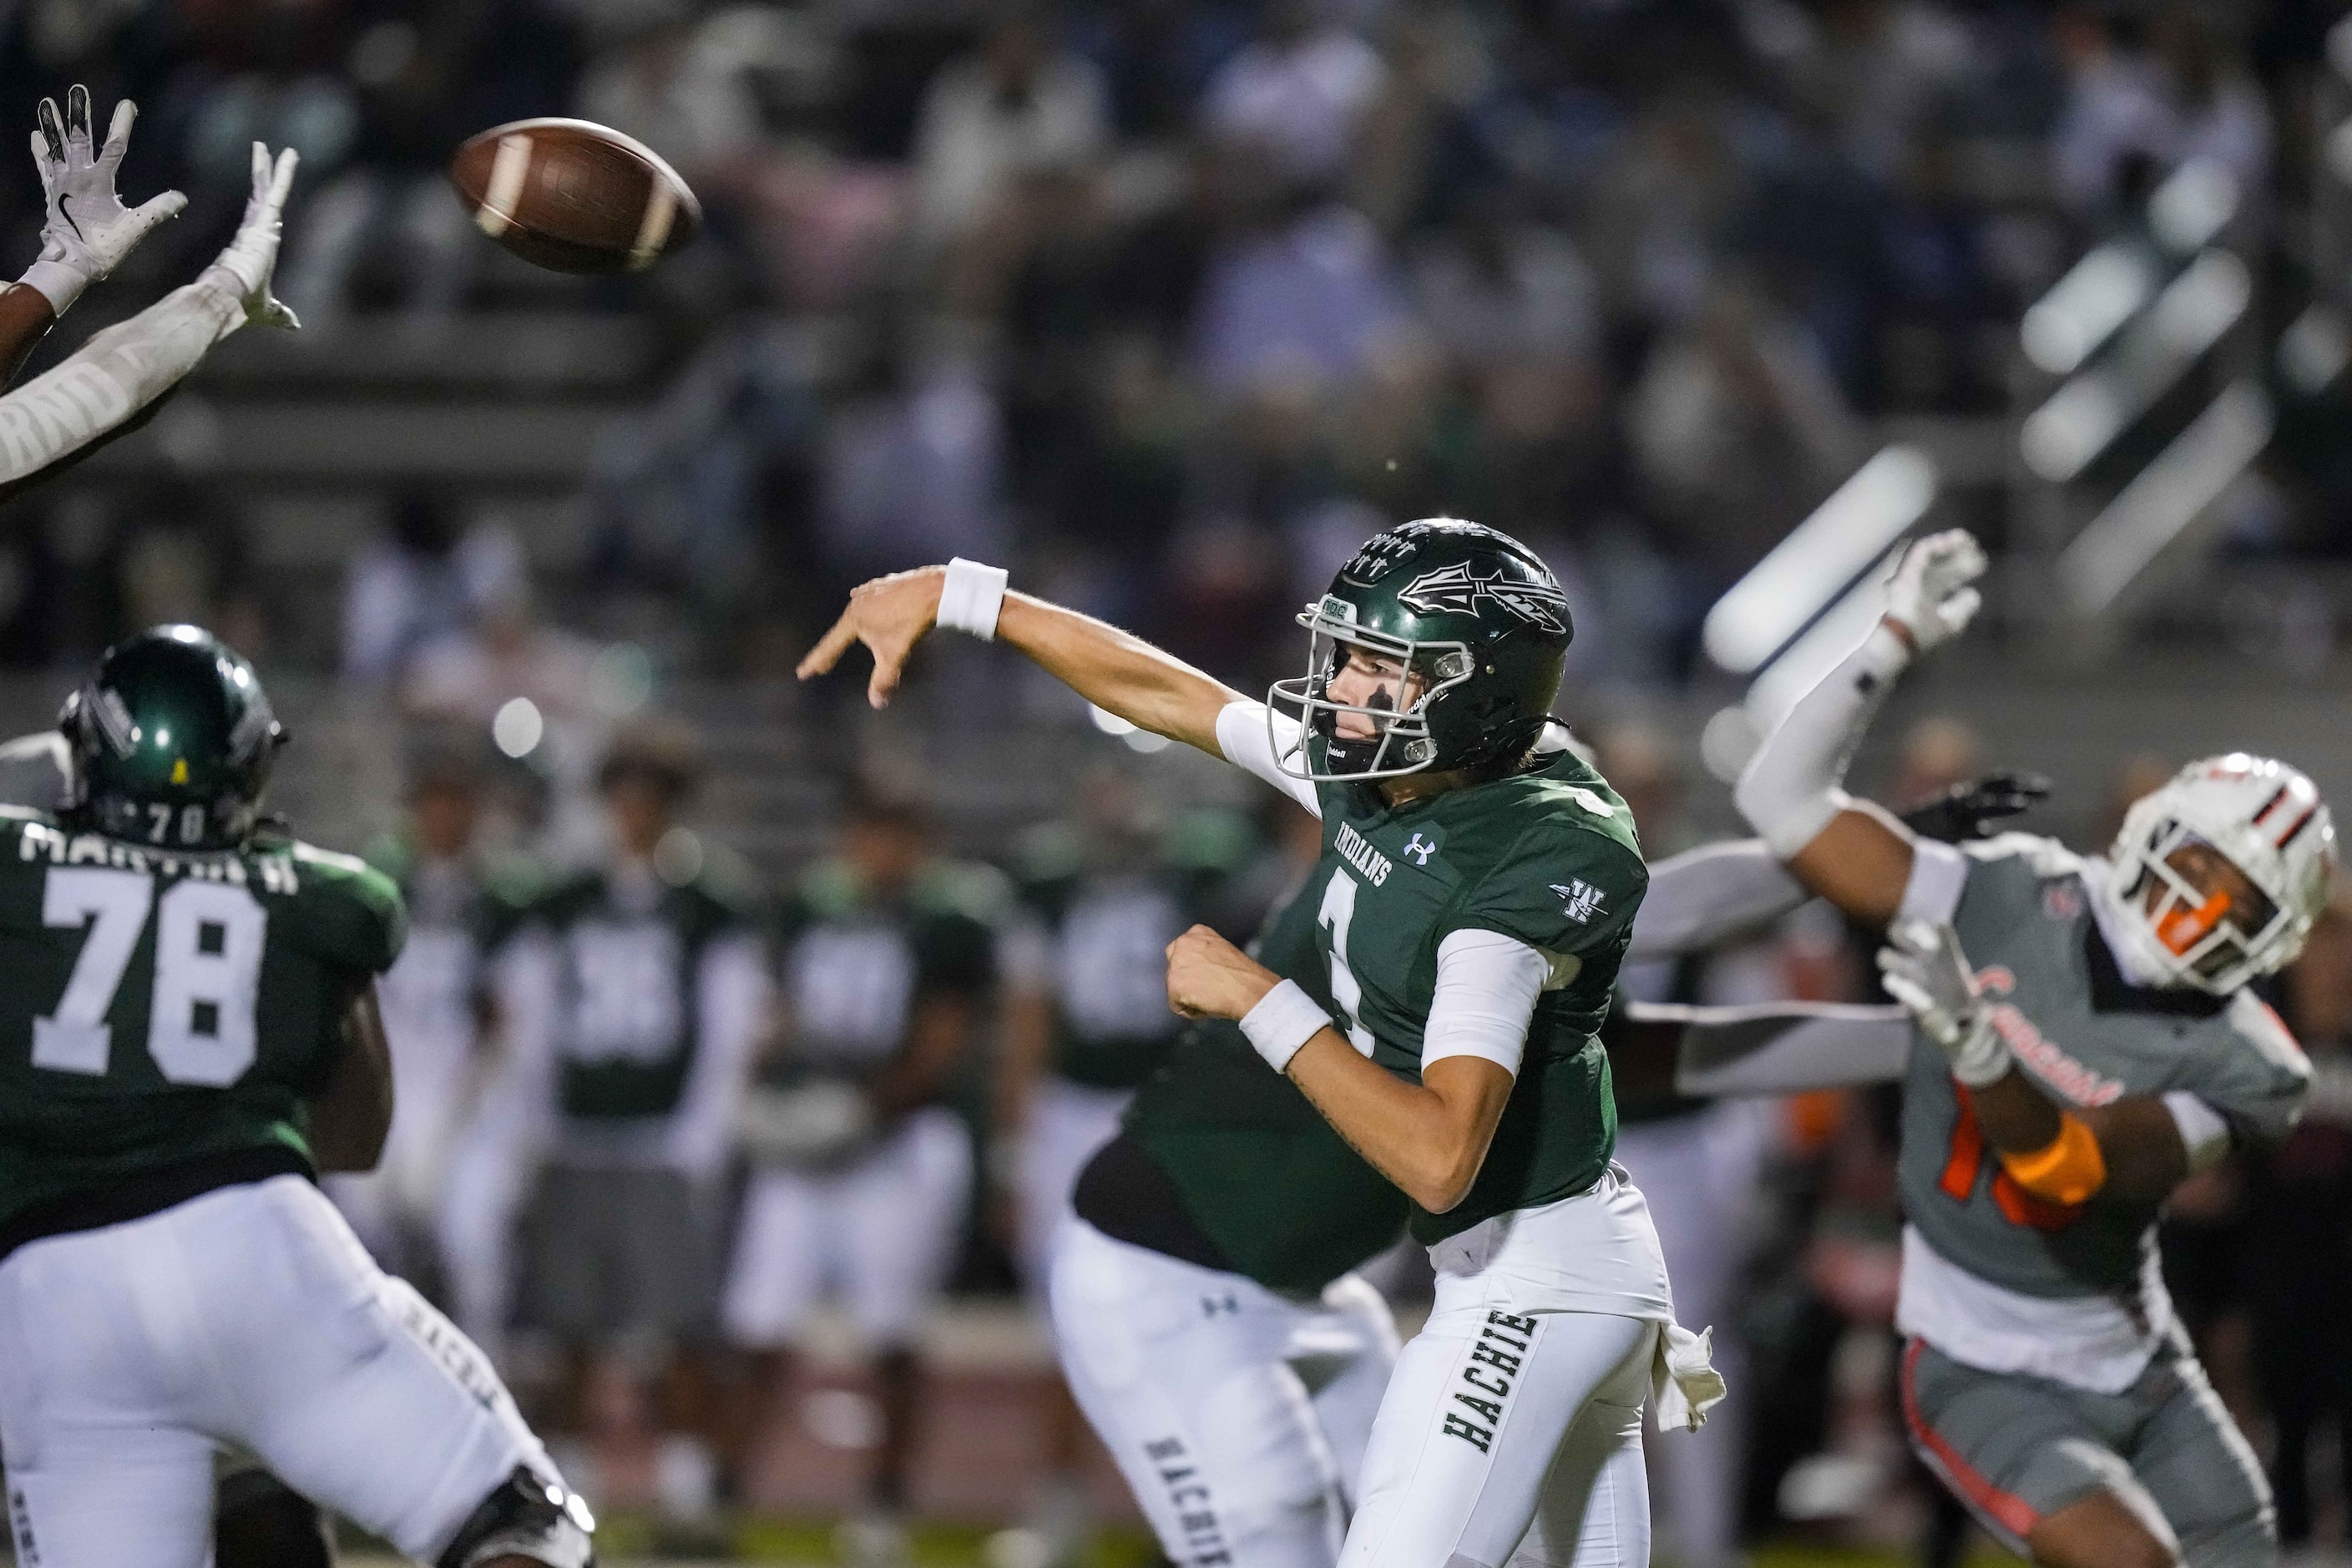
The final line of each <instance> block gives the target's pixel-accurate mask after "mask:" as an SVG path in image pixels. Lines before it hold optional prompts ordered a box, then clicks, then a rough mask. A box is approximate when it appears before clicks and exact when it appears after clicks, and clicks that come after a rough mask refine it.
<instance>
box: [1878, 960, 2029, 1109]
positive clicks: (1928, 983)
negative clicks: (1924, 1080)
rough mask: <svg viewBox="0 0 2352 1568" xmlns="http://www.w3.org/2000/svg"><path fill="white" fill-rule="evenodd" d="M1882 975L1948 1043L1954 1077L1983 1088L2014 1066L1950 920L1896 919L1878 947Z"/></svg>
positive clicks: (1930, 1032)
mask: <svg viewBox="0 0 2352 1568" xmlns="http://www.w3.org/2000/svg"><path fill="white" fill-rule="evenodd" d="M1878 976H1879V980H1880V982H1881V983H1882V984H1885V987H1886V994H1888V995H1890V996H1892V997H1894V998H1895V1000H1896V1001H1897V1002H1900V1003H1902V1004H1903V1005H1904V1007H1905V1008H1906V1010H1908V1011H1909V1013H1910V1015H1911V1016H1912V1017H1914V1018H1915V1019H1916V1020H1918V1024H1919V1028H1920V1031H1921V1032H1922V1033H1923V1034H1925V1035H1926V1036H1927V1037H1928V1038H1929V1039H1931V1040H1933V1041H1935V1042H1936V1044H1937V1045H1938V1046H1941V1047H1943V1048H1944V1054H1945V1055H1946V1056H1947V1057H1948V1058H1951V1063H1952V1076H1953V1077H1954V1078H1956V1079H1958V1080H1959V1081H1960V1082H1962V1083H1964V1084H1966V1085H1968V1086H1969V1088H1970V1089H1982V1088H1984V1087H1985V1086H1986V1085H1987V1084H1990V1083H1992V1082H1994V1081H1996V1080H1998V1079H2000V1076H2001V1075H2002V1074H2003V1073H2006V1072H2007V1071H2009V1068H2010V1055H2009V1045H2008V1043H2007V1042H2006V1041H2004V1040H2003V1039H2002V1038H2001V1037H2000V1034H1999V1033H1997V1032H1996V1031H1995V1030H1994V1028H1993V1026H1992V1009H1991V1008H1990V1007H1988V1006H1986V1005H1985V1001H1984V997H1983V995H1982V994H1981V993H1979V991H1978V989H1977V982H1976V976H1975V975H1974V974H1973V973H1970V972H1969V958H1968V954H1966V953H1964V952H1961V951H1960V939H1959V937H1958V934H1957V933H1955V932H1954V931H1953V930H1952V928H1951V927H1950V926H1948V925H1930V924H1929V923H1928V922H1927V921H1895V924H1894V925H1892V926H1890V927H1888V928H1887V931H1886V945H1885V947H1882V948H1880V949H1879V950H1878Z"/></svg>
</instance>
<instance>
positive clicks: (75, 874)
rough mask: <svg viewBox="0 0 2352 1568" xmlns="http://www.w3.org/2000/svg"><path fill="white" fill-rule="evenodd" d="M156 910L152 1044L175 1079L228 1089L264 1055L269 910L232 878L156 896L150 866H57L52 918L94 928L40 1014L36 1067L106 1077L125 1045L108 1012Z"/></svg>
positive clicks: (47, 916)
mask: <svg viewBox="0 0 2352 1568" xmlns="http://www.w3.org/2000/svg"><path fill="white" fill-rule="evenodd" d="M151 908H152V910H153V911H154V914H155V985H154V991H153V993H152V995H151V997H150V998H149V1001H148V1007H147V1054H148V1055H149V1056H151V1057H152V1058H155V1066H156V1068H158V1069H159V1070H160V1071H161V1072H162V1073H163V1079H164V1081H166V1082H168V1083H178V1084H194V1085H202V1086H205V1087H207V1088H215V1089H217V1088H221V1087H224V1086H226V1085H228V1084H232V1083H235V1082H236V1080H237V1079H239V1078H241V1077H243V1076H244V1074H245V1069H246V1068H249V1067H251V1066H252V1065H253V1058H254V1052H255V1050H256V1047H257V1040H256V1029H255V1025H254V1012H255V1006H256V1002H257V994H258V993H259V990H260V986H261V951H262V946H263V943H264V941H265V939H266V938H267V936H268V926H269V911H268V910H265V909H263V908H262V907H261V905H260V903H259V901H258V900H256V899H255V898H254V896H253V895H252V894H251V893H248V892H247V891H246V890H245V889H243V888H240V887H238V886H236V885H235V884H234V883H229V882H194V881H189V882H175V883H173V885H172V886H171V887H169V888H167V889H164V891H163V897H162V898H160V899H158V898H157V897H156V896H155V879H154V878H153V877H152V876H150V875H148V874H147V873H146V872H144V871H112V870H101V869H100V868H96V867H89V866H71V867H67V866H60V867H56V868H52V869H51V870H50V872H49V876H48V884H47V887H46V888H45V889H43V890H42V894H41V921H42V923H43V924H45V925H48V926H52V927H55V928H57V929H59V930H72V929H75V928H78V927H82V926H87V927H88V928H89V936H88V937H87V938H85V939H84V940H83V942H82V944H81V952H80V954H79V956H78V957H77V958H76V959H75V960H74V966H73V973H71V974H70V975H68V977H67V979H66V989H65V994H64V995H62V996H60V997H58V1005H57V1010H56V1011H55V1012H53V1013H51V1014H50V1015H49V1016H47V1017H46V1018H36V1019H34V1020H33V1065H34V1066H35V1067H38V1068H51V1069H53V1070H55V1071H58V1072H71V1073H85V1074H88V1075H90V1076H92V1077H97V1076H101V1075H103V1074H104V1073H105V1071H106V1069H107V1064H108V1062H109V1060H110V1058H111V1057H112V1054H113V1048H114V1026H112V1025H111V1024H109V1023H108V1022H107V1021H106V1018H107V1015H108V1014H109V1013H110V1012H112V1011H113V1009H114V994H115V992H116V991H117V990H118V989H120V988H121V984H122V974H123V971H125V970H127V969H128V968H130V967H131V954H132V953H133V952H137V951H138V947H139V934H140V932H141V931H144V930H145V929H146V925H147V915H148V911H149V910H150V909H151Z"/></svg>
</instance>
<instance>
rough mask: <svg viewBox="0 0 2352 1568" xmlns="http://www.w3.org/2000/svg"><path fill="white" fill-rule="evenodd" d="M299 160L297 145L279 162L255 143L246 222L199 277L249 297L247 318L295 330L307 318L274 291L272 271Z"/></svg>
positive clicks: (201, 279) (285, 153)
mask: <svg viewBox="0 0 2352 1568" xmlns="http://www.w3.org/2000/svg"><path fill="white" fill-rule="evenodd" d="M298 161H299V160H298V159H297V158H296V156H295V153H294V149H293V148H291V147H289V148H287V149H286V150H285V151H284V152H282V153H278V157H277V160H276V161H275V162H274V163H273V162H272V161H271V159H270V156H269V149H268V148H267V147H265V146H263V145H262V144H261V143H260V142H255V143H254V144H253V195H251V196H249V197H247V200H246V204H245V221H244V222H242V223H240V224H238V225H237V226H236V238H234V239H232V240H230V241H229V242H228V248H227V249H226V250H224V251H222V252H221V253H220V255H219V256H218V257H217V258H215V259H214V261H213V264H212V265H211V266H210V267H207V268H205V270H204V275H203V277H202V278H200V279H197V280H198V281H199V282H210V283H212V284H214V285H215V286H216V287H219V288H222V289H226V290H228V291H229V292H230V293H232V294H234V295H235V296H236V298H237V299H239V300H243V301H244V303H245V319H246V320H247V321H258V322H260V323H261V324H262V325H263V326H265V327H283V328H285V329H286V330H287V331H294V330H295V329H297V328H299V327H300V326H301V324H302V323H301V322H300V321H298V320H297V319H296V318H295V315H294V312H293V311H292V310H288V309H287V308H286V306H285V305H284V304H283V303H281V302H280V301H279V300H278V297H277V296H276V295H274V294H272V293H271V292H270V291H269V275H270V273H271V272H272V271H273V270H275V269H276V268H277V266H278V236H279V234H280V232H281V230H282V227H283V226H282V224H281V223H280V222H279V219H280V216H282V215H283V214H284V212H285V211H286V193H287V192H288V191H289V190H290V189H292V188H293V184H294V165H295V163H297V162H298Z"/></svg>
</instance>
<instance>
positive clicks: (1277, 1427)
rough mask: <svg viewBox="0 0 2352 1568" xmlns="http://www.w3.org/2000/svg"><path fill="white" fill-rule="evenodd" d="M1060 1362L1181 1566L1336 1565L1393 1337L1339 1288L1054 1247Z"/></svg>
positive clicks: (1356, 1296)
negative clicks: (1293, 1289)
mask: <svg viewBox="0 0 2352 1568" xmlns="http://www.w3.org/2000/svg"><path fill="white" fill-rule="evenodd" d="M1049 1295H1050V1299H1051V1303H1052V1308H1053V1317H1054V1338H1055V1350H1056V1352H1058V1353H1059V1355H1060V1357H1061V1363H1062V1373H1063V1375H1064V1376H1065V1377H1066V1378H1067V1379H1068V1380H1069V1384H1070V1392H1071V1393H1072V1394H1074V1395H1075V1396H1076V1399H1077V1402H1078V1407H1079V1408H1080V1409H1082V1410H1084V1411H1085V1412H1086V1413H1087V1420H1088V1421H1089V1422H1090V1423H1092V1424H1093V1426H1094V1429H1095V1431H1096V1433H1097V1435H1098V1436H1100V1437H1101V1438H1102V1441H1103V1446H1104V1447H1107V1448H1108V1449H1109V1450H1110V1453H1111V1457H1112V1458H1114V1459H1116V1460H1118V1468H1119V1470H1120V1472H1121V1473H1122V1474H1123V1475H1125V1476H1126V1478H1127V1484H1128V1486H1129V1489H1132V1490H1133V1492H1134V1493H1135V1500H1136V1501H1137V1503H1138V1504H1139V1505H1140V1506H1141V1508H1142V1509H1143V1512H1144V1515H1145V1517H1146V1518H1148V1519H1149V1520H1150V1521H1151V1528H1152V1531H1153V1533H1154V1534H1156V1535H1157V1536H1158V1537H1159V1538H1160V1550H1161V1551H1163V1552H1166V1553H1167V1554H1168V1556H1169V1558H1170V1560H1171V1561H1172V1562H1174V1563H1178V1564H1180V1565H1181V1568H1331V1565H1332V1564H1333V1563H1336V1562H1337V1561H1338V1560H1339V1542H1340V1538H1341V1535H1342V1533H1343V1531H1344V1530H1345V1528H1346V1522H1347V1509H1348V1502H1349V1498H1351V1497H1352V1496H1353V1495H1354V1489H1355V1478H1356V1475H1357V1472H1358V1470H1359V1469H1360V1467H1361V1466H1362V1464H1363V1458H1364V1446H1365V1443H1366V1442H1367V1441H1368V1440H1369V1438H1370V1433H1371V1427H1372V1417H1373V1415H1375V1414H1376V1413H1377V1412H1378V1410H1379V1408H1380V1403H1381V1389H1382V1388H1383V1387H1385V1386H1386V1385H1387V1384H1388V1380H1389V1371H1390V1369H1391V1367H1392V1366H1393V1365H1395V1363H1396V1356H1397V1337H1396V1324H1395V1322H1394V1321H1393V1320H1392V1319H1391V1316H1390V1313H1389V1309H1388V1303H1387V1302H1385V1301H1383V1300H1381V1295H1380V1292H1379V1291H1377V1290H1375V1289H1372V1288H1371V1287H1370V1285H1368V1284H1366V1283H1365V1282H1364V1281H1363V1280H1362V1279H1358V1278H1357V1277H1356V1276H1354V1275H1352V1274H1351V1275H1349V1276H1348V1277H1346V1278H1345V1279H1339V1280H1338V1281H1337V1282H1335V1283H1333V1284H1332V1285H1331V1286H1329V1287H1328V1288H1327V1289H1325V1290H1324V1292H1323V1295H1322V1299H1321V1300H1293V1299H1291V1298H1289V1297H1286V1296H1282V1295H1278V1294H1276V1292H1274V1291H1272V1290H1269V1289H1266V1288H1265V1286H1263V1285H1260V1284H1258V1283H1257V1282H1256V1281H1255V1280H1253V1279H1247V1278H1245V1277H1244V1276H1242V1275H1239V1274H1228V1273H1224V1272H1222V1271H1220V1270H1217V1269H1213V1268H1201V1267H1199V1266H1198V1265H1195V1264H1191V1263H1186V1262H1183V1261H1181V1259H1178V1258H1170V1257H1167V1256H1165V1255H1164V1254H1161V1253H1157V1252H1152V1251H1150V1250H1149V1249H1147V1248H1144V1247H1135V1246H1132V1245H1130V1244H1129V1243H1127V1242H1123V1241H1116V1240H1113V1239H1112V1238H1111V1237H1108V1236H1105V1235H1104V1234H1103V1233H1102V1232H1100V1231H1098V1230H1097V1229H1095V1228H1094V1226H1090V1225H1088V1224H1087V1223H1086V1222H1085V1221H1083V1220H1080V1219H1077V1218H1075V1217H1073V1218H1069V1219H1066V1220H1065V1221H1063V1223H1062V1226H1061V1227H1060V1229H1059V1230H1058V1231H1056V1232H1055V1237H1054V1257H1053V1263H1052V1267H1051V1269H1050V1290H1049Z"/></svg>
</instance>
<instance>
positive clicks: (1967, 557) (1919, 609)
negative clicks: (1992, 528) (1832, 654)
mask: <svg viewBox="0 0 2352 1568" xmlns="http://www.w3.org/2000/svg"><path fill="white" fill-rule="evenodd" d="M1984 574H1985V552H1984V547H1983V546H1982V545H1980V544H1979V543H1978V542H1976V538H1975V536H1974V535H1972V534H1970V533H1969V531H1968V530H1967V529H1964V528H1950V529H1946V530H1945V531H1943V532H1941V533H1931V534H1928V535H1927V537H1926V538H1924V539H1915V540H1913V541H1912V542H1911V543H1910V545H1909V546H1908V547H1907V548H1906V550H1905V551H1904V552H1903V558H1902V559H1901V560H1899V561H1897V562H1896V563H1895V576H1894V579H1893V581H1891V582H1889V583H1888V584H1887V585H1886V614H1887V617H1888V618H1889V619H1891V620H1895V621H1899V622H1901V623H1902V624H1903V628H1904V630H1906V631H1907V632H1909V633H1910V634H1911V651H1912V652H1914V653H1926V652H1927V650H1928V649H1929V648H1931V647H1936V646H1937V644H1938V643H1945V642H1949V641H1950V640H1951V639H1952V638H1954V637H1958V636H1959V635H1960V633H1961V632H1962V631H1964V630H1965V629H1967V626H1968V624H1969V622H1970V621H1971V620H1973V619H1975V618H1976V613H1977V611H1978V610H1979V609H1980V608H1982V607H1983V605H1984V595H1981V594H1979V593H1978V592H1977V591H1976V590H1975V589H1974V588H1972V587H1970V586H1969V584H1971V583H1974V582H1975V581H1976V580H1977V579H1978V578H1979V577H1981V576H1983V575H1984Z"/></svg>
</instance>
